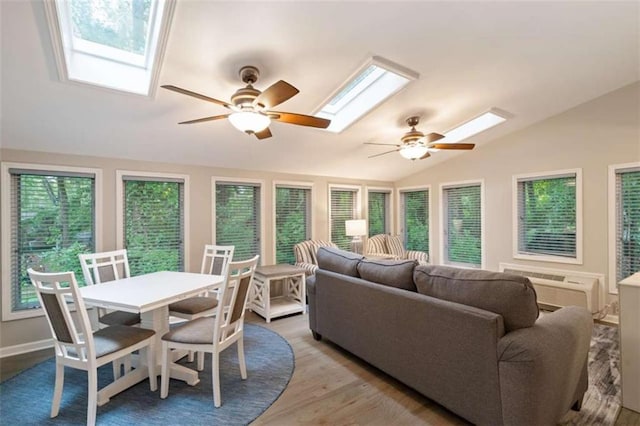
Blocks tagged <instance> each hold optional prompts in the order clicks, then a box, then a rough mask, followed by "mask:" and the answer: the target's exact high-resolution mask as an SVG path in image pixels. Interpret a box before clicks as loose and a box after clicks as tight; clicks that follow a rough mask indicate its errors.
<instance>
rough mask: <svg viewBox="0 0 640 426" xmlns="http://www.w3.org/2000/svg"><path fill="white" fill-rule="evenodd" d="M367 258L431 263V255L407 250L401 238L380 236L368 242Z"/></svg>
mask: <svg viewBox="0 0 640 426" xmlns="http://www.w3.org/2000/svg"><path fill="white" fill-rule="evenodd" d="M366 255H367V256H376V257H388V258H389V259H413V260H417V261H418V263H419V264H421V265H426V264H427V263H429V254H428V253H425V252H423V251H416V250H405V249H404V246H403V245H402V241H400V237H398V236H395V235H387V234H378V235H374V236H373V237H369V239H368V240H367V252H366Z"/></svg>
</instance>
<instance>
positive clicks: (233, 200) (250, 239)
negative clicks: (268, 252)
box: [214, 181, 262, 261]
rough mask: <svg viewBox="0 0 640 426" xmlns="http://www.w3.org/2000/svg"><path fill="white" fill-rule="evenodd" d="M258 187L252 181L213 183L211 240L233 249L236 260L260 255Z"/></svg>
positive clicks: (259, 186) (259, 185)
mask: <svg viewBox="0 0 640 426" xmlns="http://www.w3.org/2000/svg"><path fill="white" fill-rule="evenodd" d="M261 188H262V186H261V184H259V183H255V182H232V181H216V182H215V196H214V199H215V204H214V215H215V226H214V233H215V235H214V241H215V244H218V245H230V246H235V251H234V254H233V260H235V261H238V260H245V259H249V258H251V257H253V256H255V255H261V254H262V245H261V244H262V243H261V241H262V238H261V228H262V227H261V201H260V200H261V198H262V196H261Z"/></svg>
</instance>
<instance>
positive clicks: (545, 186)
mask: <svg viewBox="0 0 640 426" xmlns="http://www.w3.org/2000/svg"><path fill="white" fill-rule="evenodd" d="M518 252H519V253H521V254H538V255H551V256H561V257H568V258H576V174H575V173H573V174H569V175H563V176H547V177H538V178H522V179H518Z"/></svg>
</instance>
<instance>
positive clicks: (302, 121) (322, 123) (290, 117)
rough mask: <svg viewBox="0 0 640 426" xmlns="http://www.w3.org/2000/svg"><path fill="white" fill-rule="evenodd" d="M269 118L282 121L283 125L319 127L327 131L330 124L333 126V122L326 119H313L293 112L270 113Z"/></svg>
mask: <svg viewBox="0 0 640 426" xmlns="http://www.w3.org/2000/svg"><path fill="white" fill-rule="evenodd" d="M272 114H273V115H272ZM276 115H277V116H276ZM269 116H270V117H272V118H273V119H274V120H276V121H281V122H283V123H289V124H297V125H298V126H307V127H317V128H320V129H326V128H327V127H329V124H331V120H327V119H326V118H319V117H313V116H311V115H304V114H295V113H293V112H280V111H269Z"/></svg>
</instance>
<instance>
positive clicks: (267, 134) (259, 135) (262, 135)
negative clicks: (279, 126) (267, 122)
mask: <svg viewBox="0 0 640 426" xmlns="http://www.w3.org/2000/svg"><path fill="white" fill-rule="evenodd" d="M254 135H256V138H258V139H266V138H270V137H271V130H269V128H268V127H267V128H266V129H264V130H261V131H259V132H257V133H254Z"/></svg>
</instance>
